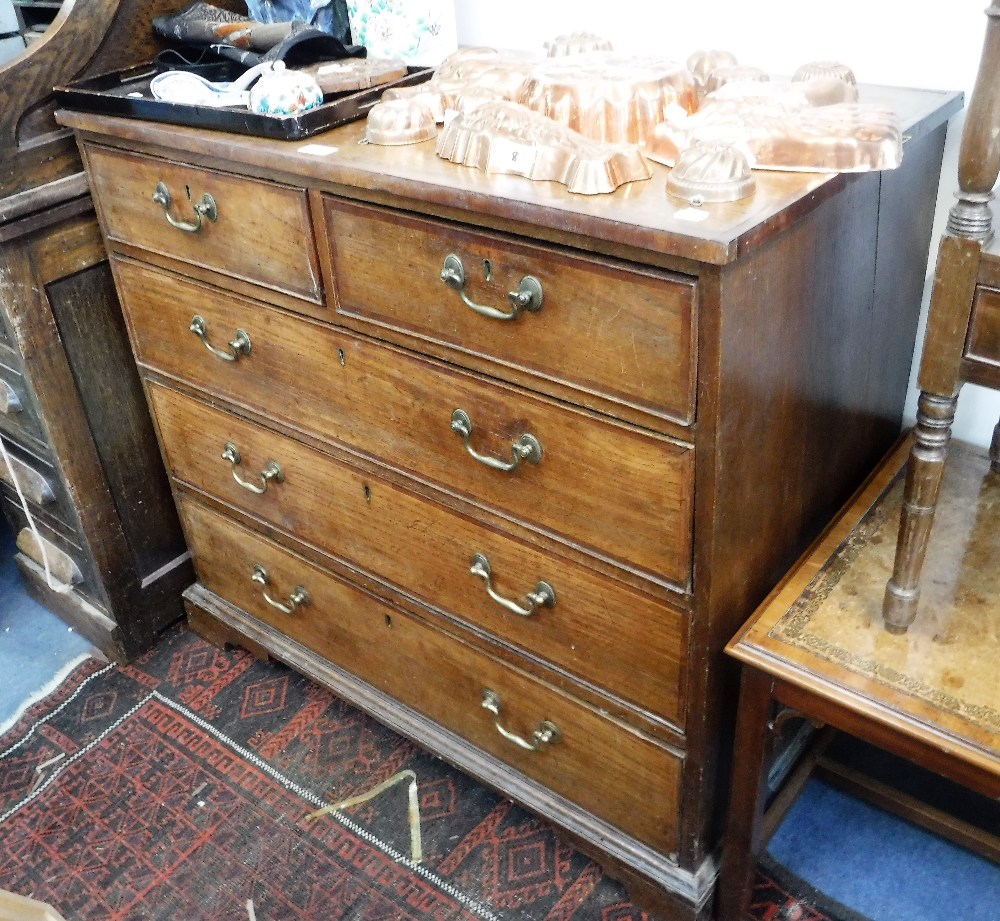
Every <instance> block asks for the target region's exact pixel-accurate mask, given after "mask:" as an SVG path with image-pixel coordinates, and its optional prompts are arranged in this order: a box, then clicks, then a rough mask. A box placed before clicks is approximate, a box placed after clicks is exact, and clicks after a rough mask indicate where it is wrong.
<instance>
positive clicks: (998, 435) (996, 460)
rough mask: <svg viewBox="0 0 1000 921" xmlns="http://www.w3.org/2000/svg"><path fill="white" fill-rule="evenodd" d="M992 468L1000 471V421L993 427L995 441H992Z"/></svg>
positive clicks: (996, 471) (994, 470)
mask: <svg viewBox="0 0 1000 921" xmlns="http://www.w3.org/2000/svg"><path fill="white" fill-rule="evenodd" d="M990 469H991V470H992V471H993V472H994V473H1000V422H998V423H997V424H996V425H995V426H994V428H993V441H992V442H991V443H990Z"/></svg>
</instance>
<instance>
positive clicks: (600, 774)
mask: <svg viewBox="0 0 1000 921" xmlns="http://www.w3.org/2000/svg"><path fill="white" fill-rule="evenodd" d="M179 507H180V511H181V518H182V521H183V523H184V527H185V531H186V533H187V537H188V541H189V544H190V546H191V548H192V552H193V555H194V559H195V566H196V569H197V570H198V576H199V580H200V582H201V583H202V585H204V586H205V587H206V588H207V589H208V590H209V591H212V592H214V593H216V594H217V595H219V596H221V597H223V598H225V599H227V600H228V601H230V602H231V603H233V604H235V605H237V606H238V607H241V608H242V609H243V610H244V611H246V612H247V613H248V614H251V615H253V616H254V617H257V618H258V619H260V620H262V621H264V622H266V623H268V624H270V625H271V626H273V627H274V628H276V629H277V630H279V631H281V632H282V633H283V634H285V635H286V636H289V637H291V638H292V639H294V640H296V641H297V642H299V643H301V644H302V645H304V646H306V647H308V648H309V649H312V650H313V651H315V652H317V653H319V654H320V655H322V656H323V657H324V658H325V659H327V660H328V661H330V662H332V663H333V664H334V665H337V666H340V667H342V668H345V669H347V670H348V671H350V672H351V673H352V674H353V675H355V676H357V677H359V678H360V679H362V680H363V681H366V682H368V683H369V684H371V685H373V686H375V687H376V688H378V689H380V690H382V691H384V692H386V693H388V694H390V695H392V696H393V697H394V698H395V699H397V700H398V701H400V702H401V703H402V704H404V705H406V706H408V707H411V708H413V709H415V710H417V711H419V712H420V713H422V714H424V715H425V716H428V717H429V718H431V719H433V720H435V721H436V722H438V723H440V724H441V725H443V726H445V727H447V728H448V729H450V730H451V731H453V732H455V733H457V734H458V735H460V736H462V737H463V738H465V739H467V740H468V741H469V742H470V743H471V744H473V745H475V746H477V747H479V748H481V749H483V750H485V751H487V752H489V753H491V754H492V755H494V756H496V757H497V758H500V759H501V760H503V761H505V762H507V763H508V764H510V765H511V766H512V767H514V768H515V769H516V770H518V771H521V772H523V773H524V774H526V775H528V776H529V777H531V778H533V779H535V780H537V781H539V782H541V783H543V784H545V785H546V786H547V787H549V788H550V789H552V790H554V791H555V792H557V793H559V794H561V795H562V796H564V797H566V798H567V799H569V800H571V801H573V802H575V803H578V804H579V805H580V806H581V807H583V808H584V809H586V810H588V811H589V812H592V813H593V814H595V815H597V816H599V817H601V818H603V819H605V820H606V821H608V822H610V823H612V824H613V825H615V826H617V827H619V828H622V829H624V830H625V831H626V832H627V833H629V834H631V835H633V836H634V837H636V838H638V839H639V840H640V841H643V842H645V843H647V844H650V845H652V846H653V847H655V848H657V849H659V850H660V851H662V852H663V853H674V852H676V850H677V844H678V835H677V826H678V810H679V806H680V794H679V789H680V788H679V783H680V769H681V763H682V762H681V758H680V757H679V756H678V755H677V754H676V753H675V752H673V751H672V750H670V749H667V748H665V747H663V746H661V745H658V744H656V743H654V742H652V741H651V740H649V739H647V738H645V737H643V736H640V735H639V734H637V733H635V732H632V731H629V730H627V729H625V728H623V727H621V726H620V725H618V724H615V723H613V722H611V721H610V720H608V719H607V718H605V717H603V716H601V715H600V714H599V713H597V712H596V711H594V710H591V709H590V708H588V707H585V706H583V705H582V704H581V703H579V702H577V701H575V700H574V699H572V698H570V697H568V696H566V695H565V694H562V693H560V692H558V691H556V690H555V689H553V688H551V687H549V686H548V685H546V684H543V683H542V682H539V681H537V680H536V679H534V678H531V677H530V676H528V675H526V674H524V673H523V672H521V671H519V670H517V669H514V668H512V667H510V666H509V665H507V664H506V663H503V662H501V661H499V660H498V659H495V658H493V657H492V656H490V655H487V654H486V653H484V652H482V651H480V650H479V649H475V648H473V647H471V646H469V645H467V644H465V643H464V642H462V641H460V640H459V639H457V638H455V637H453V636H451V635H450V634H446V633H443V632H441V631H439V630H437V629H435V628H433V627H431V626H429V625H428V624H427V623H425V622H424V621H422V620H420V619H419V618H416V617H413V616H411V615H409V614H407V613H405V612H402V611H399V610H397V609H396V608H393V607H391V606H389V605H387V604H385V603H384V602H382V601H380V600H379V599H377V598H375V597H374V596H371V595H369V594H367V593H365V592H362V591H360V590H359V589H357V588H355V587H353V586H351V585H350V584H348V583H346V582H343V581H341V580H340V579H337V578H335V577H334V576H332V575H330V574H329V573H327V572H326V571H324V570H322V569H319V568H317V567H315V566H313V565H311V564H309V563H307V562H305V561H304V560H303V559H301V558H300V557H298V556H296V555H295V554H293V553H291V552H290V551H288V550H286V549H283V548H282V547H280V546H278V545H277V544H274V543H272V542H271V541H267V540H265V539H263V538H261V537H259V536H257V535H255V534H252V533H251V532H249V531H246V530H244V529H243V528H240V527H237V526H236V525H234V524H232V523H231V522H230V521H228V520H227V519H226V518H225V517H223V516H221V515H219V514H217V513H214V512H212V511H210V510H208V509H206V508H205V507H203V506H201V505H199V504H198V503H196V502H194V501H192V500H190V499H189V498H182V499H181V501H180V502H179ZM255 572H256V574H257V579H256V580H255V579H254V574H255ZM306 593H307V596H308V597H307V600H306V598H305V594H306ZM265 595H266V597H265ZM268 598H270V599H271V600H270V601H269V600H268ZM296 599H298V600H297V601H296ZM276 605H282V606H283V607H285V608H289V609H290V613H284V612H282V611H281V610H278V608H277V607H276ZM487 692H492V695H493V696H491V695H489V694H488V693H487ZM484 702H488V703H490V704H491V705H493V706H494V707H495V708H496V709H498V710H499V715H498V716H494V714H493V713H491V712H490V711H488V710H487V709H486V708H485V707H484ZM498 725H499V726H500V727H501V728H502V729H503V730H504V731H505V732H507V733H510V734H513V735H516V736H518V737H520V738H521V740H522V741H523V742H526V743H527V744H529V745H535V746H537V750H533V751H529V750H526V749H524V748H522V747H520V746H519V745H518V744H517V743H516V742H515V741H512V740H509V739H508V738H506V737H504V735H503V734H502V733H501V732H500V731H499V729H498V728H497V726H498ZM546 735H547V736H549V737H550V739H551V741H549V742H547V743H545V742H541V741H540V736H546ZM556 739H558V741H556Z"/></svg>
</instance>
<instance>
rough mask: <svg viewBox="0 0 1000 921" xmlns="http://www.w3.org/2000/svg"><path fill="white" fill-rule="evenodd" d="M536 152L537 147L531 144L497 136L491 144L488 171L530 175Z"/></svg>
mask: <svg viewBox="0 0 1000 921" xmlns="http://www.w3.org/2000/svg"><path fill="white" fill-rule="evenodd" d="M536 153H537V151H536V148H534V147H533V146H531V145H530V144H519V143H518V142H517V141H511V140H509V139H508V138H495V139H494V141H493V143H492V144H491V145H490V158H489V162H488V163H487V164H486V172H488V173H513V174H514V175H515V176H530V175H531V171H532V169H534V166H535V155H536Z"/></svg>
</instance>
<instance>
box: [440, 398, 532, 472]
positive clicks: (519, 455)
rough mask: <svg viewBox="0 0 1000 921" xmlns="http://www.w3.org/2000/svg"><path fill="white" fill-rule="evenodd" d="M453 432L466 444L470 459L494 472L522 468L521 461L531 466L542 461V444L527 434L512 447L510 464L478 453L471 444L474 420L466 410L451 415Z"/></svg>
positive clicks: (459, 410) (458, 410)
mask: <svg viewBox="0 0 1000 921" xmlns="http://www.w3.org/2000/svg"><path fill="white" fill-rule="evenodd" d="M451 430H452V431H453V432H454V433H455V434H456V435H461V436H462V440H463V441H464V442H465V450H466V451H468V453H469V456H470V457H473V458H475V459H476V460H477V461H479V463H481V464H486V466H487V467H491V468H492V469H494V470H504V471H508V470H515V469H516V468H517V467H519V466H520V464H521V461H527V462H528V463H529V464H537V463H538V462H539V461H540V460H541V459H542V445H541V443H540V442H539V441H538V439H537V438H535V436H534V435H529V434H528V433H527V432H525V434H523V435H521V436H519V437H518V439H517V441H515V442H514V444H512V445H511V446H510V451H511V456H512V457H513V460H512V461H511V462H510V463H507V462H506V461H502V460H497V459H496V458H495V457H487V456H486V455H485V454H479V453H477V452H476V450H475V449H474V448H473V447H472V445H471V444H469V439H470V438H471V437H472V420H471V419H470V418H469V414H468V413H467V412H466V411H465V410H464V409H456V410H455V411H454V412H453V413H452V414H451Z"/></svg>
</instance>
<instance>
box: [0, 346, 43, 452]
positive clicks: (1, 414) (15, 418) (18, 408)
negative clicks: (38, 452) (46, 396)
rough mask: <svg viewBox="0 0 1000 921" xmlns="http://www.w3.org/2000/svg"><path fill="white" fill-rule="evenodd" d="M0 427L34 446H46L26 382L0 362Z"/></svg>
mask: <svg viewBox="0 0 1000 921" xmlns="http://www.w3.org/2000/svg"><path fill="white" fill-rule="evenodd" d="M0 429H2V430H3V431H5V432H7V433H9V434H10V435H12V436H13V437H15V438H28V439H30V440H31V441H33V442H34V443H35V445H36V446H38V447H43V448H45V449H47V448H48V441H47V439H46V436H45V430H44V429H43V428H42V423H41V421H40V420H39V418H38V414H37V413H36V412H35V405H34V402H33V401H32V398H31V395H30V394H29V392H28V386H27V383H26V382H25V380H24V378H23V377H22V376H21V374H19V373H18V372H17V371H15V370H14V369H13V368H8V367H7V366H6V365H5V364H0Z"/></svg>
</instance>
